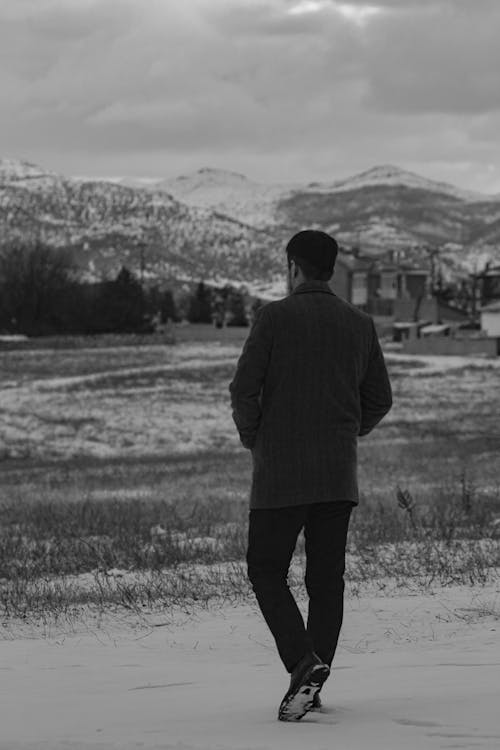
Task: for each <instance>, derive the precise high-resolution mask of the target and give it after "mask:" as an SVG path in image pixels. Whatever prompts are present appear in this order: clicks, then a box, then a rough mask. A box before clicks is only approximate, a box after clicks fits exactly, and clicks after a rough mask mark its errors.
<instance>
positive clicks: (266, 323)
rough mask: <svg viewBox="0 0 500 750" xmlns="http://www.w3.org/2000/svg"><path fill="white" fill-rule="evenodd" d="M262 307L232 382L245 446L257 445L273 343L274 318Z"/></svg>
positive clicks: (235, 417)
mask: <svg viewBox="0 0 500 750" xmlns="http://www.w3.org/2000/svg"><path fill="white" fill-rule="evenodd" d="M267 308H268V305H264V307H261V308H260V309H259V310H258V312H257V314H256V316H255V320H254V322H253V325H252V328H251V330H250V333H249V335H248V338H247V340H246V341H245V344H244V346H243V350H242V353H241V356H240V358H239V360H238V363H237V365H236V373H235V375H234V378H233V380H232V381H231V383H230V384H229V392H230V394H231V407H232V416H233V420H234V423H235V425H236V428H237V430H238V432H239V435H240V440H241V443H242V445H243V446H244V447H245V448H253V446H254V444H255V439H256V436H257V430H258V428H259V424H260V419H261V399H260V395H261V389H262V386H263V383H264V379H265V377H266V372H267V368H268V365H269V359H270V356H271V349H272V344H273V332H272V321H271V317H270V314H269V310H268V309H267Z"/></svg>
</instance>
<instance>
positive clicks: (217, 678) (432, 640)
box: [0, 584, 500, 750]
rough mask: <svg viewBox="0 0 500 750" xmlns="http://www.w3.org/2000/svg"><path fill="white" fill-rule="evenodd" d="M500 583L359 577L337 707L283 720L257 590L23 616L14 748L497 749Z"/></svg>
mask: <svg viewBox="0 0 500 750" xmlns="http://www.w3.org/2000/svg"><path fill="white" fill-rule="evenodd" d="M499 594H500V586H499V585H498V584H497V585H489V586H486V587H482V588H481V589H480V590H479V591H478V592H474V591H473V590H471V589H470V588H469V587H448V588H445V589H440V588H436V589H429V590H428V591H427V592H426V593H425V594H422V593H416V592H412V591H411V590H410V591H408V593H406V594H401V592H399V594H398V595H397V596H394V595H392V594H391V592H390V586H389V587H388V589H387V590H386V592H385V593H384V594H382V593H380V591H378V592H377V591H376V590H375V589H374V588H373V587H372V590H370V587H367V588H366V591H365V592H364V593H363V594H361V595H360V596H353V595H352V593H351V591H350V587H349V584H347V586H346V595H345V614H344V623H343V629H342V632H341V636H340V641H339V645H338V648H337V653H336V656H335V660H334V663H333V668H332V673H331V675H330V678H329V680H328V681H327V682H326V684H325V685H324V687H323V690H322V700H323V709H322V710H321V712H320V713H308V714H307V715H306V716H305V717H304V718H303V719H302V720H301V721H300V722H297V723H283V722H279V721H277V718H276V716H277V709H278V705H279V703H280V701H281V698H282V697H283V695H284V693H285V691H286V689H287V687H288V681H289V677H288V675H287V673H286V672H285V670H284V668H283V666H282V664H281V662H280V661H279V659H278V656H277V653H276V650H275V647H274V643H273V641H272V637H271V636H270V634H269V632H268V630H267V626H266V625H265V623H264V621H263V620H262V617H261V615H260V613H259V612H258V610H257V608H256V606H255V604H254V603H253V602H249V603H248V604H244V605H238V606H228V605H224V606H221V607H219V606H216V605H214V606H212V607H211V608H210V609H199V610H196V611H187V610H185V609H179V608H177V609H171V610H169V611H166V612H165V613H164V615H158V614H154V615H153V614H148V613H147V612H146V613H144V614H143V616H142V617H136V616H132V615H124V614H123V613H121V612H120V614H113V613H112V612H109V613H108V614H107V615H105V616H103V615H102V614H101V615H99V616H93V615H92V613H91V612H88V613H87V616H86V617H85V618H84V619H83V620H79V621H78V622H74V623H72V624H66V626H65V627H61V626H59V627H57V628H56V627H55V626H49V625H44V624H43V623H40V625H39V626H38V627H36V628H35V627H33V626H30V627H28V626H26V625H24V626H23V625H19V624H18V623H11V624H10V625H9V626H7V627H6V626H4V627H3V629H2V631H1V632H2V637H3V640H2V641H0V664H1V670H2V680H1V681H0V706H1V730H0V749H1V750H42V749H43V750H83V749H84V748H85V750H132V748H134V749H135V748H144V749H146V750H147V749H153V748H155V749H156V750H160V749H161V750H305V749H307V750H333V749H334V748H339V750H365V749H366V748H370V750H423V749H424V748H425V750H437V749H438V748H464V749H465V750H472V748H484V749H486V748H488V749H490V750H498V747H500V719H499V714H498V698H499V685H500V651H499V648H498V645H499V642H500V641H499V628H500V622H499V614H498V613H499V611H500V596H499ZM301 610H302V612H303V614H304V615H305V613H306V605H305V604H304V602H302V603H301ZM495 612H496V614H495Z"/></svg>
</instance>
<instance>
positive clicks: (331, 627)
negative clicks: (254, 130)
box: [229, 230, 392, 721]
mask: <svg viewBox="0 0 500 750" xmlns="http://www.w3.org/2000/svg"><path fill="white" fill-rule="evenodd" d="M337 252H338V246H337V243H336V241H335V239H334V238H333V237H330V236H329V235H327V234H325V233H324V232H320V231H316V230H305V231H302V232H299V233H298V234H296V235H294V237H292V239H291V240H290V242H289V243H288V245H287V247H286V253H287V258H288V269H289V288H290V289H291V294H289V295H288V296H287V297H285V298H284V299H282V300H278V301H276V302H270V303H268V304H266V305H265V306H263V307H262V308H260V310H259V311H258V313H257V316H256V318H255V321H254V323H253V325H252V328H251V330H250V333H249V335H248V338H247V340H246V342H245V345H244V347H243V350H242V353H241V356H240V358H239V360H238V364H237V367H236V373H235V375H234V378H233V380H232V382H231V383H230V385H229V391H230V394H231V406H232V415H233V419H234V422H235V424H236V427H237V429H238V432H239V435H240V440H241V443H242V444H243V446H244V447H245V448H249V449H250V450H251V453H252V462H253V474H252V487H251V493H250V513H249V530H248V550H247V565H248V577H249V580H250V582H251V584H252V588H253V591H254V593H255V595H256V598H257V601H258V603H259V606H260V609H261V611H262V614H263V616H264V619H265V620H266V622H267V625H268V626H269V628H270V630H271V632H272V634H273V636H274V639H275V641H276V645H277V648H278V652H279V655H280V657H281V660H282V661H283V664H284V666H285V668H286V670H287V671H288V673H289V674H290V675H291V679H290V687H289V689H288V691H287V693H286V695H285V696H284V698H283V700H282V702H281V705H280V708H279V712H278V718H279V719H280V720H282V721H297V720H299V719H301V718H302V717H303V716H304V715H305V713H307V711H310V710H311V709H314V708H319V706H320V705H321V702H320V700H319V691H320V689H321V687H322V685H323V683H324V681H325V680H326V678H327V677H328V675H329V672H330V667H331V664H332V661H333V657H334V654H335V650H336V647H337V641H338V637H339V633H340V629H341V625H342V618H343V598H344V579H343V575H344V570H345V548H346V538H347V530H348V525H349V520H350V514H351V511H352V509H353V507H355V506H356V505H358V503H359V497H358V485H357V467H356V454H357V438H358V436H361V435H367V434H368V433H369V432H370V431H371V430H372V429H373V428H374V427H375V425H376V424H377V423H378V422H379V421H380V420H381V419H382V417H383V416H384V415H385V414H387V412H388V411H389V409H390V408H391V405H392V393H391V386H390V382H389V378H388V375H387V370H386V366H385V362H384V357H383V354H382V351H381V348H380V344H379V341H378V338H377V334H376V331H375V326H374V324H373V321H372V319H371V317H370V316H369V315H367V314H365V313H363V312H361V311H360V310H358V309H357V308H356V307H354V306H353V305H351V304H349V303H348V302H345V301H344V300H342V299H340V298H339V297H337V295H335V294H334V293H333V291H332V290H331V288H330V285H329V283H328V281H329V279H331V277H332V275H333V270H334V264H335V259H336V257H337ZM302 529H304V537H305V551H306V574H305V584H306V589H307V593H308V597H309V610H308V619H307V626H304V621H303V618H302V615H301V613H300V611H299V609H298V607H297V604H296V602H295V599H294V598H293V596H292V593H291V591H290V589H289V588H288V585H287V575H288V569H289V566H290V562H291V559H292V556H293V552H294V549H295V544H296V541H297V537H298V535H299V533H300V531H301V530H302Z"/></svg>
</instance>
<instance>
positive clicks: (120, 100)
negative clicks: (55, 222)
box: [0, 0, 500, 192]
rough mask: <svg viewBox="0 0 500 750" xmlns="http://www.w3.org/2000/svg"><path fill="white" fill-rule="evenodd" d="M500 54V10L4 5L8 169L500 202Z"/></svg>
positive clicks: (490, 3)
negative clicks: (385, 177) (371, 187)
mask: <svg viewBox="0 0 500 750" xmlns="http://www.w3.org/2000/svg"><path fill="white" fill-rule="evenodd" d="M370 3H371V0H370ZM499 39H500V0H380V2H378V1H377V0H373V4H367V3H366V2H363V1H362V0H351V2H349V3H347V2H346V3H343V2H334V0H265V1H264V0H0V156H4V157H13V158H26V159H29V160H31V161H35V162H36V163H39V164H40V165H42V166H44V167H47V168H49V169H53V170H55V171H59V172H62V173H63V174H66V175H72V174H79V175H81V174H86V175H96V176H97V175H101V176H114V175H135V176H145V175H150V176H165V177H173V176H176V175H178V174H186V173H188V172H190V171H193V170H195V169H198V168H200V167H204V166H211V167H219V168H222V169H230V170H234V171H238V172H243V173H244V174H246V175H247V176H249V177H251V178H253V179H256V180H262V181H265V182H276V181H277V182H294V181H297V180H298V181H311V180H334V179H340V178H342V177H346V176H349V175H351V174H354V173H355V172H358V171H361V170H364V169H369V168H370V167H372V166H375V165H378V164H386V163H391V164H396V165H398V166H401V167H403V168H407V169H411V170H414V171H416V172H418V173H419V174H422V175H424V176H427V177H431V178H436V179H442V180H446V181H449V182H452V183H454V184H457V185H459V186H462V187H469V188H473V189H478V190H483V191H486V192H499V191H500V85H499V81H500V43H499Z"/></svg>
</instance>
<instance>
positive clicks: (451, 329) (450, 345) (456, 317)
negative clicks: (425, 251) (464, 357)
mask: <svg viewBox="0 0 500 750" xmlns="http://www.w3.org/2000/svg"><path fill="white" fill-rule="evenodd" d="M330 286H331V288H332V289H333V291H334V292H335V293H336V294H338V295H339V296H340V297H343V298H344V299H346V300H348V301H349V302H351V303H352V304H353V305H356V306H357V307H359V308H360V309H361V310H364V311H365V312H367V313H368V314H370V315H372V316H373V318H374V319H375V322H376V323H377V327H378V328H379V331H381V332H383V333H385V334H387V333H392V337H393V339H394V340H395V341H400V342H402V345H403V346H402V349H403V351H404V352H407V353H411V354H456V355H460V354H476V355H478V356H480V355H483V356H497V355H500V265H497V266H494V265H491V264H487V265H486V266H485V268H484V269H483V270H482V271H480V272H478V273H475V274H470V275H469V276H468V277H464V278H462V279H461V280H460V281H459V282H455V283H445V282H444V281H443V279H442V276H441V272H440V270H439V268H438V267H437V264H436V262H435V255H433V254H429V255H428V256H426V262H424V263H422V262H420V263H418V262H415V260H414V259H412V258H411V257H407V256H406V254H405V253H404V252H400V251H389V252H388V253H387V254H386V255H385V256H384V257H379V258H376V259H375V258H373V256H368V255H363V254H362V253H361V252H360V251H359V250H358V249H356V248H353V249H351V250H350V251H347V250H345V249H343V252H341V253H339V256H338V257H337V261H336V264H335V273H334V275H333V277H332V280H331V282H330Z"/></svg>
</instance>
